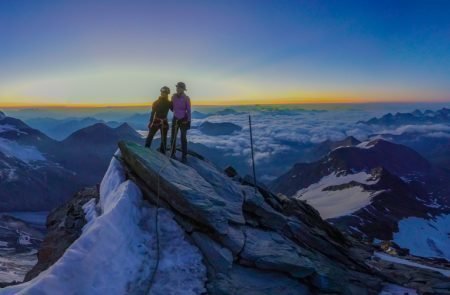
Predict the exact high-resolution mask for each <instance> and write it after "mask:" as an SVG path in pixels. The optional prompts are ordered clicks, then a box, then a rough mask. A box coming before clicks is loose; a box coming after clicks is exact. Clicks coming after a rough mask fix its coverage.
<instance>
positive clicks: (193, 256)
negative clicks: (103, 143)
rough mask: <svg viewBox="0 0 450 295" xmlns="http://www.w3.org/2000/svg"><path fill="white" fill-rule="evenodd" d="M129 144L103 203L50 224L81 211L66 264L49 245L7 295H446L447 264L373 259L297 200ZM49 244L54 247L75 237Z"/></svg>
mask: <svg viewBox="0 0 450 295" xmlns="http://www.w3.org/2000/svg"><path fill="white" fill-rule="evenodd" d="M119 147H120V151H119V152H117V153H116V154H115V156H114V157H113V158H112V160H111V163H110V166H109V168H108V171H107V172H106V174H105V177H104V179H103V181H102V183H101V186H100V196H99V199H98V200H97V197H96V196H95V193H89V192H88V193H83V194H80V195H79V196H77V197H76V198H75V199H73V200H72V201H71V202H70V203H69V204H68V205H67V206H66V207H64V208H62V209H61V210H59V211H57V212H59V213H55V214H54V215H53V217H52V220H53V221H52V222H51V223H53V224H60V223H61V221H63V220H65V218H66V216H68V215H70V213H69V212H68V210H67V208H69V207H70V208H73V209H71V210H78V211H80V212H82V215H83V217H82V218H83V219H84V223H82V224H83V225H82V227H81V230H80V232H79V234H78V238H77V239H76V240H74V241H73V243H70V245H67V247H66V248H67V249H66V250H65V252H64V254H63V255H62V256H61V257H58V258H55V257H48V256H47V257H46V256H45V255H43V253H46V251H47V250H46V249H48V248H43V250H42V252H40V255H39V263H38V265H37V267H36V269H38V270H39V271H35V272H34V274H33V276H30V277H29V279H30V280H29V281H27V282H25V283H23V284H19V285H16V286H11V287H8V288H5V289H2V290H0V294H379V293H381V292H384V293H381V294H390V293H386V292H391V291H392V290H397V291H399V290H402V291H407V290H408V291H410V292H416V291H417V292H420V293H423V292H430V293H433V292H434V293H436V294H439V293H440V292H446V288H447V286H448V276H449V275H450V273H449V271H448V269H445V266H444V265H441V266H437V265H433V266H432V265H430V262H426V261H421V260H414V261H412V260H411V259H413V258H412V257H408V256H406V257H403V258H399V257H392V256H389V255H387V254H384V253H375V252H374V248H372V247H371V246H370V245H367V244H363V243H361V242H359V241H357V240H355V239H352V238H349V237H346V236H345V235H343V234H341V233H340V232H339V231H338V230H337V229H336V228H335V227H333V226H332V225H330V224H329V223H327V222H325V221H323V220H322V219H321V217H320V216H319V214H318V212H317V211H316V210H315V209H314V208H312V207H311V206H309V205H308V204H306V203H305V202H303V201H301V200H299V199H296V198H288V197H285V196H283V195H278V196H277V195H274V194H272V193H271V192H269V191H267V190H265V189H263V188H261V187H258V188H255V187H253V186H251V185H250V184H248V183H247V182H246V181H245V180H243V179H242V178H240V177H239V176H234V177H233V178H229V177H228V176H226V175H225V174H224V173H223V172H221V171H219V170H217V169H216V168H215V167H214V166H213V165H212V164H211V163H209V162H207V161H205V160H201V159H199V158H196V157H192V156H189V157H188V164H187V165H184V164H182V163H180V162H178V161H174V160H171V159H169V158H167V157H165V156H163V155H162V154H160V153H158V152H154V151H152V150H149V149H145V148H143V147H141V146H139V145H136V144H133V143H129V142H121V143H120V144H119ZM90 195H91V197H89V196H90ZM155 204H158V205H159V206H160V208H159V209H157V208H156V207H155ZM62 224H63V225H61V227H62V228H63V229H64V227H66V226H68V225H67V224H64V222H63V223H62ZM77 224H78V226H76V227H75V228H80V223H79V222H78V223H77ZM52 230H57V228H56V227H53V228H50V231H52ZM63 232H65V231H64V230H62V231H61V232H60V233H61V234H62V233H63ZM50 236H51V237H53V238H49V240H48V243H49V244H48V245H47V246H48V247H49V246H51V245H61V241H63V240H65V239H66V238H67V237H66V236H65V235H64V234H62V235H59V239H58V240H55V239H54V235H52V233H50ZM52 239H53V241H52ZM44 243H45V241H44ZM41 253H42V255H41ZM44 264H45V265H44ZM410 265H414V267H412V266H410ZM400 285H401V286H400ZM442 294H444V293H442Z"/></svg>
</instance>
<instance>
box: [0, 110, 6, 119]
mask: <svg viewBox="0 0 450 295" xmlns="http://www.w3.org/2000/svg"><path fill="white" fill-rule="evenodd" d="M4 118H6V115H5V113H4V112H2V111H0V120H3V119H4Z"/></svg>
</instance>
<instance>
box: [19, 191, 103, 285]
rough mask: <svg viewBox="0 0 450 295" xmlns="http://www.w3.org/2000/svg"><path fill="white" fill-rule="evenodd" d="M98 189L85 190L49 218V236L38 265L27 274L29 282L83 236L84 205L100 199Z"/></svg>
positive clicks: (84, 221) (42, 248) (40, 250)
mask: <svg viewBox="0 0 450 295" xmlns="http://www.w3.org/2000/svg"><path fill="white" fill-rule="evenodd" d="M98 198H99V194H98V189H97V187H88V188H84V189H83V190H81V191H80V192H78V193H76V194H75V196H74V197H73V198H72V199H71V200H70V201H69V202H68V203H66V204H64V205H63V206H61V207H59V208H57V209H55V210H53V211H52V212H50V214H49V215H48V217H47V231H48V232H47V235H46V237H45V239H44V241H43V242H42V244H41V248H40V249H39V252H38V255H37V256H38V263H37V264H36V265H35V266H34V267H33V268H32V269H31V270H30V271H29V272H28V273H27V275H26V276H25V279H24V281H29V280H31V279H33V278H34V277H36V276H37V275H39V273H41V272H42V271H44V270H46V269H47V268H49V267H50V266H51V265H52V264H53V263H55V262H56V261H57V260H58V259H59V258H60V257H61V256H62V255H63V254H64V252H65V251H66V249H67V248H68V247H69V246H70V245H71V244H72V243H73V241H75V240H76V239H77V238H78V237H79V236H80V234H81V230H82V228H83V226H84V225H85V224H86V219H85V217H84V214H85V213H84V210H83V205H84V204H85V203H86V202H88V201H89V200H91V199H98Z"/></svg>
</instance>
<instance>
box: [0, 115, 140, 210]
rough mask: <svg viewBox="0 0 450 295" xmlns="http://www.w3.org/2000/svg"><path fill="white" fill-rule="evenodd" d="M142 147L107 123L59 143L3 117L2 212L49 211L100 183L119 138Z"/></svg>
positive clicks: (133, 135)
mask: <svg viewBox="0 0 450 295" xmlns="http://www.w3.org/2000/svg"><path fill="white" fill-rule="evenodd" d="M123 138H128V140H131V141H135V142H141V141H142V138H141V137H140V135H139V134H138V133H137V132H136V131H135V130H134V129H133V128H131V127H130V126H129V125H127V124H122V125H120V126H119V127H117V128H111V127H108V126H107V125H105V124H103V123H97V124H94V125H92V126H90V127H87V128H84V129H81V130H78V131H76V132H75V133H73V134H72V135H71V136H69V137H68V138H67V139H65V140H63V141H60V142H59V141H56V140H53V139H51V138H49V137H48V136H47V135H45V134H44V133H42V132H40V131H38V130H36V129H33V128H31V127H30V126H28V125H27V124H25V123H24V122H22V121H21V120H18V119H15V118H12V117H7V116H4V115H3V116H1V117H0V180H1V181H0V199H1V200H2V201H1V202H0V211H13V210H31V211H37V210H49V209H52V208H54V207H55V206H56V205H58V204H61V203H62V202H64V201H65V200H67V199H68V198H69V197H70V196H71V195H72V194H73V193H74V192H75V191H76V190H78V189H79V188H80V187H83V186H86V185H92V184H96V183H99V182H100V180H101V177H102V175H103V173H104V171H105V169H106V168H107V166H108V162H109V159H110V155H111V153H113V152H114V151H115V150H116V149H117V142H118V141H119V140H120V139H123Z"/></svg>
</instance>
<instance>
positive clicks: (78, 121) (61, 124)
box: [26, 117, 121, 140]
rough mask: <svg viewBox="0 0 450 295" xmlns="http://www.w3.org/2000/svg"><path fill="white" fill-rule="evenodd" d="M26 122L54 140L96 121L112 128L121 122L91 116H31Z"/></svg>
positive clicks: (61, 138)
mask: <svg viewBox="0 0 450 295" xmlns="http://www.w3.org/2000/svg"><path fill="white" fill-rule="evenodd" d="M26 123H27V124H29V125H30V126H33V128H36V129H38V130H40V131H42V132H44V133H45V134H46V135H48V136H50V137H51V138H53V139H56V140H63V139H65V138H66V137H67V136H69V135H70V134H72V133H73V132H75V131H77V130H80V129H82V128H85V127H88V126H91V125H93V124H96V123H104V124H106V125H108V126H110V127H113V128H114V127H117V126H119V125H120V124H121V123H119V122H114V121H109V122H105V121H103V120H98V119H96V118H91V117H86V118H67V119H53V118H33V119H29V120H26Z"/></svg>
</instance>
